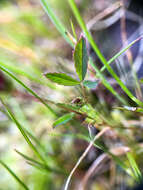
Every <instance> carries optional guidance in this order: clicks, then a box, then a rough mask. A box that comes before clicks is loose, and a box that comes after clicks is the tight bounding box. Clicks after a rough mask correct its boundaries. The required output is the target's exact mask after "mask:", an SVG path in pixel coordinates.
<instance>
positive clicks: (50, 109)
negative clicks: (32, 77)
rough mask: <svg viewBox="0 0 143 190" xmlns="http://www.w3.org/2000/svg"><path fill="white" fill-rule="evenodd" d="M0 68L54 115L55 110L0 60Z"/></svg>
mask: <svg viewBox="0 0 143 190" xmlns="http://www.w3.org/2000/svg"><path fill="white" fill-rule="evenodd" d="M0 70H2V71H3V72H4V73H6V74H7V75H8V76H9V77H11V78H12V79H13V80H15V81H16V82H17V83H19V84H20V85H21V86H23V87H24V88H25V89H26V90H27V91H28V92H29V93H30V94H32V95H33V96H34V97H35V98H37V99H38V100H39V101H40V102H41V103H42V104H44V105H45V106H46V107H47V108H48V110H49V111H50V112H51V113H52V114H53V115H54V116H56V113H55V111H54V110H53V109H52V108H51V107H50V106H49V105H48V104H47V103H46V102H45V101H44V100H43V99H42V98H41V97H40V96H38V95H37V94H36V93H35V92H34V91H33V90H32V89H31V88H29V87H28V86H26V85H25V84H24V83H23V82H22V81H21V80H19V79H18V78H17V77H16V76H15V75H13V74H12V73H11V72H10V71H8V70H7V68H5V67H3V66H1V62H0Z"/></svg>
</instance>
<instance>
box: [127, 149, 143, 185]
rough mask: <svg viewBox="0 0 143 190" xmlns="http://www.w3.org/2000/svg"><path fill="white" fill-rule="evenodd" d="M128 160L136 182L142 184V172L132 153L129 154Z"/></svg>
mask: <svg viewBox="0 0 143 190" xmlns="http://www.w3.org/2000/svg"><path fill="white" fill-rule="evenodd" d="M127 158H128V160H129V163H130V165H131V168H132V170H133V172H132V173H133V174H134V177H135V179H136V181H137V182H141V180H142V179H143V177H142V174H141V171H140V170H139V168H138V165H137V163H136V161H135V159H134V157H133V155H132V154H131V152H128V153H127Z"/></svg>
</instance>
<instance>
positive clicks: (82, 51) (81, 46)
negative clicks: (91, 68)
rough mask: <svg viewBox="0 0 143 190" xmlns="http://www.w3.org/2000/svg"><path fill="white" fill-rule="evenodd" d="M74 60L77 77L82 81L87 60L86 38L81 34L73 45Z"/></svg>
mask: <svg viewBox="0 0 143 190" xmlns="http://www.w3.org/2000/svg"><path fill="white" fill-rule="evenodd" d="M74 62H75V68H76V72H77V74H78V77H79V79H80V80H81V81H82V80H84V78H85V75H86V72H87V62H88V55H87V49H86V40H85V38H84V37H83V36H82V37H81V38H80V40H79V41H78V42H77V45H76V47H75V50H74Z"/></svg>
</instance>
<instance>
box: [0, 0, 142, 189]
mask: <svg viewBox="0 0 143 190" xmlns="http://www.w3.org/2000/svg"><path fill="white" fill-rule="evenodd" d="M15 2H16V6H17V7H16V6H15V5H14V3H13V2H7V3H4V2H3V3H2V5H1V10H2V13H3V14H4V15H7V19H4V21H3V19H2V21H1V18H3V17H2V13H0V24H1V31H0V49H1V51H0V70H1V73H0V74H1V76H2V77H3V78H4V79H3V81H2V82H3V83H4V88H2V89H1V93H0V100H1V107H0V111H1V118H0V123H1V125H0V136H1V138H2V140H3V141H4V142H2V145H1V146H0V149H1V152H2V154H1V159H0V164H1V166H3V168H5V169H6V170H7V172H8V173H9V174H11V176H10V175H8V174H7V172H6V170H3V169H2V167H1V169H2V171H1V172H2V173H4V174H3V176H2V178H1V180H0V185H1V187H4V189H6V190H9V189H11V190H15V189H27V190H28V189H29V190H32V189H33V190H46V189H51V190H56V189H57V190H59V189H63V188H64V189H65V190H67V189H78V188H79V189H89V188H92V189H97V190H104V189H107V187H108V189H115V186H116V185H117V188H118V187H120V186H122V184H126V186H132V185H134V184H135V183H139V182H141V180H142V173H143V172H142V171H143V167H142V156H143V151H142V143H140V141H139V140H140V139H139V140H138V138H141V137H142V115H143V101H142V100H141V99H139V98H138V97H136V95H135V94H134V93H133V92H132V91H131V90H129V89H128V87H127V86H126V85H125V84H124V83H123V81H122V80H121V79H120V77H119V76H118V75H117V74H116V73H115V71H114V70H113V68H112V66H111V64H112V63H113V62H114V61H115V60H116V59H117V58H118V57H119V56H121V55H122V54H123V53H126V51H127V50H129V48H131V47H132V46H133V45H134V44H135V43H136V42H138V41H139V40H141V39H142V36H140V37H138V38H137V39H135V40H134V41H133V42H131V43H130V44H128V45H126V47H124V48H123V49H122V50H121V51H119V52H118V53H117V54H115V55H114V56H113V57H112V58H111V59H110V60H108V61H107V60H106V58H105V57H104V55H103V54H102V53H101V51H100V49H99V47H98V46H97V44H96V43H95V41H94V39H93V37H92V35H91V33H90V31H88V29H87V27H86V24H85V22H84V19H83V16H82V14H83V13H84V12H85V13H86V6H87V4H88V3H87V4H86V3H84V1H83V2H82V3H81V5H78V6H79V8H78V6H77V4H76V3H75V1H74V0H68V1H63V2H62V3H61V5H60V6H63V8H64V7H65V6H66V9H68V10H69V11H70V13H73V15H74V17H75V18H74V17H73V16H71V15H70V16H71V17H72V21H71V18H70V17H69V15H68V14H67V13H66V12H65V11H63V13H62V14H63V15H62V17H61V18H60V16H58V6H59V4H58V0H54V3H55V8H53V7H52V6H53V4H52V3H50V1H48V0H41V5H42V7H43V8H44V9H42V8H41V5H40V4H39V3H37V2H36V1H35V4H34V3H30V2H29V1H27V0H24V1H23V3H22V2H21V1H18V0H17V1H15ZM33 2H34V1H33ZM90 3H91V2H90V1H89V4H90ZM65 4H66V5H65ZM56 6H57V7H56ZM70 8H71V9H70ZM44 10H45V12H44ZM68 10H67V12H68ZM79 10H81V12H80V11H79ZM46 13H47V15H46ZM64 19H65V20H64ZM67 20H68V23H67ZM51 21H52V22H51ZM63 23H64V24H63ZM77 23H78V25H79V26H80V28H81V31H80V34H79V32H78V30H79V28H78V25H77ZM53 24H54V25H53ZM64 25H65V26H64ZM64 40H65V41H64ZM89 45H91V47H92V48H93V50H94V53H95V54H96V55H97V56H98V58H99V60H100V61H101V63H102V64H103V66H101V67H100V68H99V65H98V64H97V63H95V60H94V59H93V57H92V56H91V55H90V53H89V50H88V47H89ZM101 45H102V44H101ZM72 51H73V52H72ZM69 54H70V55H69ZM71 55H72V56H71ZM105 70H108V72H109V73H110V75H111V78H112V79H114V81H116V84H118V85H119V87H120V89H122V90H123V92H124V93H123V94H121V93H120V92H118V91H117V90H116V89H115V88H114V87H113V85H111V83H110V82H109V81H108V80H107V77H106V74H105V73H104V71H105ZM4 80H6V82H4ZM142 81H143V80H142V79H141V80H140V82H139V83H138V85H139V87H140V85H141V83H142ZM8 85H9V86H8ZM103 86H104V87H103ZM98 88H99V93H97V94H96V95H95V94H94V92H96V90H97V91H98ZM103 88H104V90H105V91H102V90H101V89H103ZM100 90H101V91H100ZM103 93H104V95H106V93H107V96H108V97H110V96H111V97H112V95H113V99H114V100H113V101H110V103H109V102H108V101H106V98H103ZM108 97H107V99H108ZM93 147H94V148H93ZM14 150H15V151H14ZM90 153H91V158H90ZM102 159H103V160H102ZM104 160H106V161H107V160H108V162H105V163H104ZM12 177H13V178H12ZM93 177H94V178H93ZM96 177H98V180H97V181H96V180H95V179H96ZM90 178H93V179H90ZM14 179H15V180H14ZM121 179H122V180H121ZM88 181H91V184H90V183H88ZM103 182H104V183H103ZM77 184H78V186H77ZM80 187H81V188H80Z"/></svg>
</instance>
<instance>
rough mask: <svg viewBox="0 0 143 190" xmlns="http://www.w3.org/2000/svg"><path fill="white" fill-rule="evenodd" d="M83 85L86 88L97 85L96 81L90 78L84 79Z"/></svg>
mask: <svg viewBox="0 0 143 190" xmlns="http://www.w3.org/2000/svg"><path fill="white" fill-rule="evenodd" d="M83 85H84V86H85V87H87V88H90V89H91V88H96V87H97V85H98V81H90V80H85V81H84V82H83Z"/></svg>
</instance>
